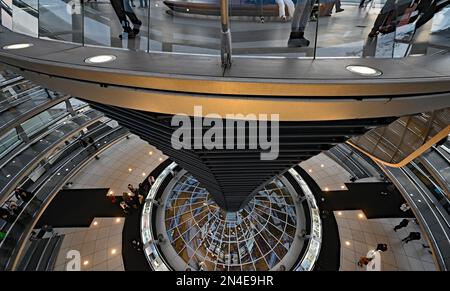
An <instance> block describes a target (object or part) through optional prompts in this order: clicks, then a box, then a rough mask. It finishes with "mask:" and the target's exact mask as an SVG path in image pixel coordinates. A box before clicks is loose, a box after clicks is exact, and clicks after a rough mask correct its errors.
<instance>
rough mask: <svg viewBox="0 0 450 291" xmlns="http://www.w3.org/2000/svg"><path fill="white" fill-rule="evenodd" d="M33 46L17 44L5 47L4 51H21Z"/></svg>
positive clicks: (30, 44)
mask: <svg viewBox="0 0 450 291" xmlns="http://www.w3.org/2000/svg"><path fill="white" fill-rule="evenodd" d="M32 46H33V44H32V43H15V44H10V45H5V46H4V47H3V49H4V50H20V49H25V48H29V47H32Z"/></svg>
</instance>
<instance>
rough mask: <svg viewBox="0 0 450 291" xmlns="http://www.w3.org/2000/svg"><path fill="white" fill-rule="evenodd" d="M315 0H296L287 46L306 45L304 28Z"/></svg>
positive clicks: (307, 41)
mask: <svg viewBox="0 0 450 291" xmlns="http://www.w3.org/2000/svg"><path fill="white" fill-rule="evenodd" d="M314 3H315V0H297V5H296V6H295V10H294V16H293V17H292V25H291V34H290V36H289V40H288V47H307V46H309V43H310V42H309V40H307V39H306V38H305V29H306V25H307V24H308V20H309V18H310V16H311V11H312V9H313V5H314Z"/></svg>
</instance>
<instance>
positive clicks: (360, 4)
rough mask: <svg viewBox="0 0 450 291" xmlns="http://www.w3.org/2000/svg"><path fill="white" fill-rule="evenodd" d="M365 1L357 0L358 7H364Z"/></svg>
mask: <svg viewBox="0 0 450 291" xmlns="http://www.w3.org/2000/svg"><path fill="white" fill-rule="evenodd" d="M370 1H372V0H369V1H367V2H370ZM365 2H366V0H361V2H359V7H360V8H362V7H364V3H365Z"/></svg>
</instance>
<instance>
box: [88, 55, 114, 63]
mask: <svg viewBox="0 0 450 291" xmlns="http://www.w3.org/2000/svg"><path fill="white" fill-rule="evenodd" d="M115 59H117V57H116V56H113V55H100V56H94V57H90V58H87V59H85V60H84V62H85V63H88V64H103V63H107V62H112V61H114V60H115Z"/></svg>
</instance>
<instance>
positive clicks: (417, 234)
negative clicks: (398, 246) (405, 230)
mask: <svg viewBox="0 0 450 291" xmlns="http://www.w3.org/2000/svg"><path fill="white" fill-rule="evenodd" d="M421 237H422V236H421V234H420V232H410V233H409V235H408V236H407V237H405V238H404V239H402V242H404V243H405V244H407V243H409V242H410V241H412V240H419V239H421Z"/></svg>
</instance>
